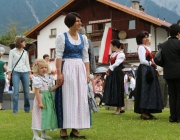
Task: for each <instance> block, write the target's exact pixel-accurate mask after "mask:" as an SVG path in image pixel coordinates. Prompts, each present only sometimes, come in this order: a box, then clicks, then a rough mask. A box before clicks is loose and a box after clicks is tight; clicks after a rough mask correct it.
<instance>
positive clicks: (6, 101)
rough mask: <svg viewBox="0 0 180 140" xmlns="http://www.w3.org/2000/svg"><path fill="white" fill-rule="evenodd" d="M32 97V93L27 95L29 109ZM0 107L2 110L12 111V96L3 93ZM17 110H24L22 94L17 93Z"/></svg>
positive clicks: (31, 105)
mask: <svg viewBox="0 0 180 140" xmlns="http://www.w3.org/2000/svg"><path fill="white" fill-rule="evenodd" d="M34 96H35V94H34V93H29V97H30V107H31V109H32V107H33V100H34ZM2 106H3V108H4V109H12V108H13V94H8V93H4V95H3V105H2ZM18 108H19V110H21V109H22V110H23V109H24V93H19V98H18Z"/></svg>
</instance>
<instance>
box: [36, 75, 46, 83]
mask: <svg viewBox="0 0 180 140" xmlns="http://www.w3.org/2000/svg"><path fill="white" fill-rule="evenodd" d="M36 76H37V77H39V78H40V79H41V80H42V81H43V82H45V83H47V84H48V82H47V81H46V80H45V78H43V77H42V76H40V75H36Z"/></svg>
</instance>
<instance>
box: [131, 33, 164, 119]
mask: <svg viewBox="0 0 180 140" xmlns="http://www.w3.org/2000/svg"><path fill="white" fill-rule="evenodd" d="M136 42H137V45H138V56H139V59H140V65H139V67H138V70H137V77H136V88H135V93H134V94H135V105H134V112H135V113H139V114H141V116H140V118H141V119H144V120H150V119H157V118H156V117H155V116H153V115H152V114H151V113H160V112H162V109H163V103H162V98H161V91H160V86H159V82H158V78H157V71H156V70H155V68H156V64H155V63H154V61H153V55H152V53H151V49H150V47H148V46H147V45H146V44H148V42H149V33H148V32H146V31H141V32H140V33H139V34H138V35H137V36H136Z"/></svg>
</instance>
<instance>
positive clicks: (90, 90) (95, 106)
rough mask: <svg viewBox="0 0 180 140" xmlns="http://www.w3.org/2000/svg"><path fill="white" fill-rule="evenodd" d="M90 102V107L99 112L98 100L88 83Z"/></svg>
mask: <svg viewBox="0 0 180 140" xmlns="http://www.w3.org/2000/svg"><path fill="white" fill-rule="evenodd" d="M87 94H88V104H89V108H90V109H91V110H92V111H93V112H94V113H96V112H98V107H97V104H96V101H95V99H94V93H93V91H92V89H91V87H90V85H89V83H88V93H87Z"/></svg>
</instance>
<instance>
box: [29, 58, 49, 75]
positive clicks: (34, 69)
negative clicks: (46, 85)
mask: <svg viewBox="0 0 180 140" xmlns="http://www.w3.org/2000/svg"><path fill="white" fill-rule="evenodd" d="M40 64H47V73H51V69H50V67H49V64H48V63H47V62H46V61H45V60H44V59H36V60H34V63H33V66H32V72H34V73H36V74H37V73H38V69H39V65H40Z"/></svg>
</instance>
